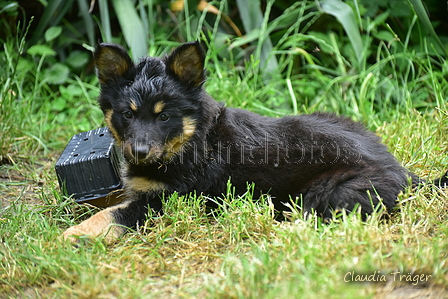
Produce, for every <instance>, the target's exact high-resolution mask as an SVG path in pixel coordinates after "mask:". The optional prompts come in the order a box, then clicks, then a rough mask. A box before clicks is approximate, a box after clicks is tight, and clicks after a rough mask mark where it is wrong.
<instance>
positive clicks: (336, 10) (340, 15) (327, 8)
mask: <svg viewBox="0 0 448 299" xmlns="http://www.w3.org/2000/svg"><path fill="white" fill-rule="evenodd" d="M322 10H323V11H324V12H325V13H327V14H329V15H332V16H334V17H335V18H336V19H337V20H338V21H339V23H341V25H342V27H344V30H345V32H346V33H347V36H348V38H349V39H350V43H351V44H352V47H353V50H354V51H355V54H356V57H357V58H358V61H361V60H362V56H363V55H362V49H363V43H362V39H361V35H360V33H359V29H358V25H357V23H356V17H355V14H354V13H353V10H352V8H351V7H350V6H349V5H348V4H346V3H344V2H342V1H339V0H325V1H322Z"/></svg>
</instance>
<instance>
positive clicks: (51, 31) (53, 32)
mask: <svg viewBox="0 0 448 299" xmlns="http://www.w3.org/2000/svg"><path fill="white" fill-rule="evenodd" d="M61 33H62V27H60V26H53V27H50V28H48V29H47V31H45V41H46V42H50V41H52V40H54V39H55V38H56V37H58V36H59V35H60V34H61Z"/></svg>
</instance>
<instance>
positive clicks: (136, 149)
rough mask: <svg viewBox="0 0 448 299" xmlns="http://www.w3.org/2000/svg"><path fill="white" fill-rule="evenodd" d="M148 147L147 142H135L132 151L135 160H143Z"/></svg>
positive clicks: (147, 152)
mask: <svg viewBox="0 0 448 299" xmlns="http://www.w3.org/2000/svg"><path fill="white" fill-rule="evenodd" d="M150 149H151V147H150V146H149V144H135V145H134V146H133V149H132V153H133V155H134V157H135V159H136V160H137V161H143V160H145V159H146V157H147V156H148V154H149V150H150Z"/></svg>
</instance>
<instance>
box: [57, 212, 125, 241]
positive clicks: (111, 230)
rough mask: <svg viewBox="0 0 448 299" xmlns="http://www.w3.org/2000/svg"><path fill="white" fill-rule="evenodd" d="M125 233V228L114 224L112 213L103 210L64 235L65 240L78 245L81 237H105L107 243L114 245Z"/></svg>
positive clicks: (70, 228) (72, 227)
mask: <svg viewBox="0 0 448 299" xmlns="http://www.w3.org/2000/svg"><path fill="white" fill-rule="evenodd" d="M124 232H125V229H124V228H123V227H120V226H117V225H114V224H113V217H112V215H111V213H110V211H108V210H107V209H106V210H103V211H101V212H99V213H97V214H95V215H93V216H92V217H90V218H89V219H87V220H85V221H83V222H81V223H80V224H78V225H75V226H71V227H69V228H68V229H67V230H66V231H65V232H64V233H63V234H62V237H63V239H64V240H69V241H70V242H71V243H77V242H78V240H79V237H81V236H86V237H88V238H95V237H104V240H105V241H106V242H107V243H112V242H113V241H114V240H116V239H117V238H118V237H120V236H121V235H122V234H123V233H124Z"/></svg>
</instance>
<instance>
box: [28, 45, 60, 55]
mask: <svg viewBox="0 0 448 299" xmlns="http://www.w3.org/2000/svg"><path fill="white" fill-rule="evenodd" d="M26 52H27V53H28V54H29V55H32V56H34V55H40V56H44V55H46V56H54V55H56V52H55V51H54V50H53V49H52V48H50V47H49V46H46V45H34V46H31V47H29V48H28V50H26Z"/></svg>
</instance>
